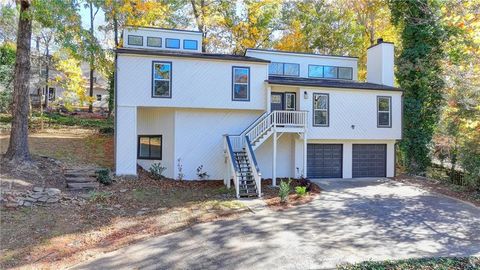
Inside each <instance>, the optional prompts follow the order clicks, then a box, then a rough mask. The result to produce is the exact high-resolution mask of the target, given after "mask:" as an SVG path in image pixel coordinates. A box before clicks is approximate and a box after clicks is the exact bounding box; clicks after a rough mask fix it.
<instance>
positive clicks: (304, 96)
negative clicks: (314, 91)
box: [303, 91, 308, 99]
mask: <svg viewBox="0 0 480 270" xmlns="http://www.w3.org/2000/svg"><path fill="white" fill-rule="evenodd" d="M303 98H304V99H308V93H307V91H304V92H303Z"/></svg>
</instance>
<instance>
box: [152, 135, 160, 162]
mask: <svg viewBox="0 0 480 270" xmlns="http://www.w3.org/2000/svg"><path fill="white" fill-rule="evenodd" d="M161 146H162V145H161V140H160V137H151V138H150V157H151V158H158V159H160V153H161V149H162V148H161Z"/></svg>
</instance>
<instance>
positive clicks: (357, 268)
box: [338, 258, 480, 270]
mask: <svg viewBox="0 0 480 270" xmlns="http://www.w3.org/2000/svg"><path fill="white" fill-rule="evenodd" d="M338 269H339V270H477V269H480V258H421V259H408V260H398V261H378V262H375V261H367V262H362V263H357V264H348V265H342V266H339V267H338Z"/></svg>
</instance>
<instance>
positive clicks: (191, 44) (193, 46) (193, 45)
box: [183, 39, 198, 50]
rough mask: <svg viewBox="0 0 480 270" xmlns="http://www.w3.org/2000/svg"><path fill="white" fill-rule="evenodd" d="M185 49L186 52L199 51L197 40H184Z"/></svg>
mask: <svg viewBox="0 0 480 270" xmlns="http://www.w3.org/2000/svg"><path fill="white" fill-rule="evenodd" d="M183 48H184V49H185V50H197V49H198V42H197V41H196V40H190V39H184V40H183Z"/></svg>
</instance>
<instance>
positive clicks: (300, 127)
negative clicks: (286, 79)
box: [225, 111, 307, 198]
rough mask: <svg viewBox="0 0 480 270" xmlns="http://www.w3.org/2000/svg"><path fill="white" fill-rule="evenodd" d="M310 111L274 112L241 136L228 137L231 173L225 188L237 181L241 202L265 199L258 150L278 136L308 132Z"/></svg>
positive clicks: (226, 149)
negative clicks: (257, 155)
mask: <svg viewBox="0 0 480 270" xmlns="http://www.w3.org/2000/svg"><path fill="white" fill-rule="evenodd" d="M306 124H307V112H306V111H273V112H271V113H268V114H267V113H266V112H265V113H264V114H262V115H261V116H260V117H259V118H257V120H255V121H254V122H253V123H252V124H251V125H250V126H249V127H247V128H246V129H245V130H244V131H243V132H242V133H241V134H239V135H225V156H226V159H227V163H228V164H229V173H228V174H227V175H226V177H225V184H226V185H227V186H228V187H230V179H231V178H233V182H234V184H235V191H236V195H237V198H240V197H252V196H258V197H261V195H262V193H261V173H260V169H259V168H258V164H257V161H256V158H255V152H254V150H255V149H257V148H258V147H259V146H260V145H262V143H264V142H265V141H266V140H267V139H268V138H269V137H270V136H271V135H272V134H274V133H275V132H297V133H302V132H305V129H306Z"/></svg>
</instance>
